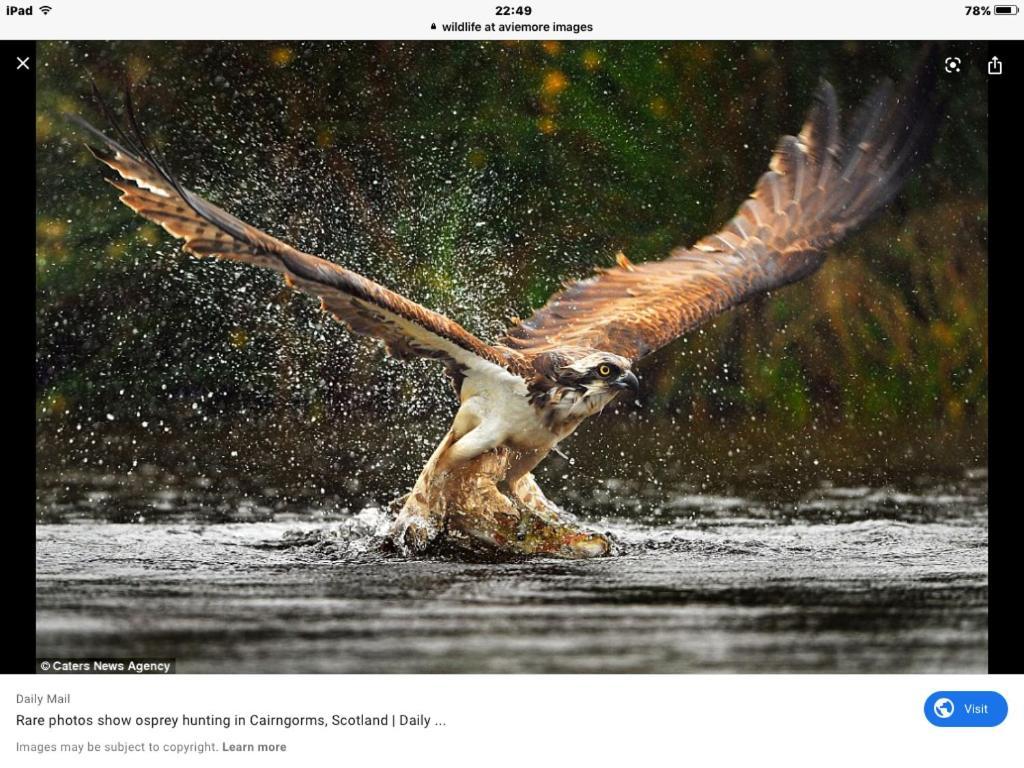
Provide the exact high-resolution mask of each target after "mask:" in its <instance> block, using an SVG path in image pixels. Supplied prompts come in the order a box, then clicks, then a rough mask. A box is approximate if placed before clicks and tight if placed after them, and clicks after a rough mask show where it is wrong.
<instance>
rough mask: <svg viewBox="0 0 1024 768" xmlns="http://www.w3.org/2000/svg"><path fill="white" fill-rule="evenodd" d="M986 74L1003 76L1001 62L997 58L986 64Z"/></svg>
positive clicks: (994, 57)
mask: <svg viewBox="0 0 1024 768" xmlns="http://www.w3.org/2000/svg"><path fill="white" fill-rule="evenodd" d="M988 73H989V74H990V75H1001V74H1003V62H1001V61H1000V60H999V57H998V56H993V57H992V58H991V59H990V60H989V62H988Z"/></svg>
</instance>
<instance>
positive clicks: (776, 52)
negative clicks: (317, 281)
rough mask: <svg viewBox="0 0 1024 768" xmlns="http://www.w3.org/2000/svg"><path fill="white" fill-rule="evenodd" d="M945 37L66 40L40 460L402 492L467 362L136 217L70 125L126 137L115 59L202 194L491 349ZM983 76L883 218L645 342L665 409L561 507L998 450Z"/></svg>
mask: <svg viewBox="0 0 1024 768" xmlns="http://www.w3.org/2000/svg"><path fill="white" fill-rule="evenodd" d="M917 51H918V46H917V44H915V43H911V44H883V43H761V44H750V43H742V44H739V43H736V44H730V43H721V44H719V43H715V44H694V43H678V42H673V43H636V42H630V43H593V42H585V43H558V42H547V43H541V42H524V43H459V44H454V43H453V44H435V43H431V44H420V43H386V42H375V43H341V44H338V43H330V44H327V43H309V44H296V43H193V42H190V43H174V44H166V43H113V44H111V43H74V44H64V43H46V44H41V46H40V51H39V61H40V65H41V66H40V69H39V74H38V97H39V98H38V108H39V112H38V123H37V125H38V130H37V139H38V144H37V153H38V179H39V184H38V225H37V226H38V251H37V266H38V273H37V274H38V278H37V294H36V296H37V338H38V358H37V368H36V381H37V414H38V447H39V472H40V474H41V475H48V476H50V477H51V478H52V477H53V476H55V475H64V476H67V477H72V476H74V475H75V473H82V472H85V473H100V474H104V475H106V476H108V477H109V478H111V479H112V482H116V479H117V478H127V477H128V476H129V475H131V476H133V477H136V478H138V477H139V476H143V477H147V478H150V480H149V481H147V482H151V483H152V484H153V485H154V486H159V485H160V484H161V483H170V482H173V480H174V478H182V477H188V478H199V479H200V480H201V481H202V483H203V484H205V485H206V486H212V487H214V488H216V487H220V486H225V487H226V486H228V485H231V486H243V487H248V486H250V485H251V486H252V487H253V488H258V489H260V490H259V492H260V493H261V495H263V496H267V495H270V496H273V497H274V498H277V499H280V500H281V501H282V503H287V502H288V500H289V499H292V500H294V499H297V498H300V497H302V498H305V497H314V496H318V495H319V496H321V497H323V498H326V499H328V500H330V503H333V504H336V505H352V504H359V503H364V502H365V501H367V500H377V501H386V500H387V499H388V498H389V497H390V496H393V495H397V494H398V493H399V492H402V491H404V489H405V488H406V487H407V486H408V485H409V484H411V482H412V481H413V480H414V479H415V475H416V472H417V470H418V469H419V466H420V465H421V464H422V462H423V461H424V460H425V458H426V456H427V455H428V454H429V452H430V450H431V449H432V447H433V445H434V443H435V442H436V441H437V440H438V439H439V438H440V436H441V435H442V434H443V433H444V430H445V429H446V427H447V420H448V419H449V418H450V416H451V414H452V413H453V411H454V409H453V406H454V397H453V396H452V395H451V392H450V389H449V386H448V384H447V380H446V379H445V377H444V376H443V375H442V373H441V371H440V368H439V367H437V366H434V365H431V364H429V363H426V362H415V363H412V364H409V363H404V364H402V363H396V362H394V361H390V360H388V359H386V358H385V356H384V354H383V352H382V350H381V349H380V348H379V346H378V345H377V344H376V343H374V342H372V341H369V340H365V339H360V338H355V337H352V336H351V335H350V334H349V333H348V332H347V330H345V329H343V328H341V327H339V326H338V325H336V324H334V323H333V322H331V321H329V320H327V319H325V318H324V317H323V316H321V315H320V313H319V312H318V311H317V310H316V309H315V305H314V303H313V302H312V301H310V300H308V299H307V298H305V297H303V296H301V295H298V294H295V293H293V292H291V291H289V290H287V289H285V288H284V287H283V286H282V284H281V282H280V279H279V278H277V277H276V276H274V275H270V274H264V273H261V272H259V271H257V270H253V269H251V268H246V267H242V266H238V265H232V264H222V263H209V262H199V261H196V260H193V259H191V258H189V257H187V256H185V255H184V254H182V253H181V252H180V251H178V249H177V245H176V243H174V242H173V241H172V240H171V239H170V238H169V237H168V236H166V235H165V234H164V233H163V232H162V231H161V230H159V229H158V228H156V227H155V226H154V225H151V224H149V223H147V222H145V221H143V220H142V219H140V218H138V217H136V216H135V215H134V214H132V213H131V211H129V210H128V209H126V208H124V207H122V206H120V205H118V204H117V203H116V193H115V191H114V190H113V189H111V188H110V187H108V186H107V185H105V184H104V183H103V182H102V180H101V176H102V174H101V171H100V167H99V166H98V164H97V163H96V162H95V161H93V160H92V159H91V157H90V156H89V155H88V154H87V152H86V151H85V149H84V147H83V143H82V138H83V137H81V136H77V135H76V134H75V131H74V129H73V128H72V127H71V126H69V124H68V123H67V122H66V121H64V120H62V119H61V113H62V112H66V111H72V112H77V113H80V114H84V115H86V116H87V117H89V118H90V119H91V120H92V121H93V122H95V123H97V124H102V123H103V119H102V116H101V115H100V114H99V112H98V111H97V109H96V108H95V107H94V106H93V105H92V103H91V99H90V97H89V77H90V74H91V76H92V77H94V78H95V79H96V81H97V83H98V85H99V87H100V89H101V91H103V92H104V93H106V94H109V96H110V98H111V100H112V101H115V102H116V101H118V94H119V93H120V92H121V91H122V90H123V83H124V79H125V77H126V75H127V76H128V77H130V79H131V80H132V82H133V83H134V84H135V90H136V94H135V95H136V100H137V102H138V104H139V109H140V113H141V116H142V120H143V123H144V125H145V127H146V129H147V131H148V132H149V134H150V135H151V138H152V140H153V142H154V143H155V144H156V145H157V146H158V147H159V151H160V153H161V154H162V155H163V156H164V158H165V159H166V161H167V164H168V165H169V167H170V168H171V169H172V170H173V171H174V172H176V173H177V175H178V176H179V177H180V178H181V179H182V181H183V182H184V183H185V184H186V185H187V186H189V187H191V188H192V189H194V190H196V191H198V192H200V193H201V194H203V195H205V196H206V197H208V198H210V199H211V200H213V201H214V202H216V203H218V204H220V205H222V206H223V207H225V208H227V209H229V210H231V211H232V212H234V213H236V214H237V215H239V216H241V217H243V218H245V219H247V220H249V221H250V222H252V223H254V224H256V225H258V226H261V227H263V228H265V229H266V230H268V231H269V232H271V233H272V234H274V235H276V236H278V237H281V238H283V239H285V240H287V241H289V242H291V243H293V244H294V245H296V246H297V247H299V248H302V249H303V250H306V251H309V252H311V253H316V254H321V255H325V256H327V257H328V258H331V259H334V260H336V261H338V262H340V263H342V264H344V265H345V266H347V267H350V268H352V269H355V270H357V271H359V272H361V273H363V274H366V275H368V276H370V277H372V278H374V279H377V280H379V281H381V282H383V283H384V284H386V285H388V286H389V287H392V288H394V289H396V290H398V291H400V292H402V293H404V294H405V295H407V296H409V297H411V298H413V299H415V300H417V301H420V302H422V303H424V304H426V305H428V306H430V307H432V308H434V309H437V310H439V311H441V312H444V313H447V314H449V315H450V316H452V317H454V318H455V319H457V320H459V321H460V322H462V323H463V324H464V325H465V326H466V327H467V328H468V329H469V330H471V331H473V332H475V333H477V334H481V335H483V336H484V337H485V338H494V337H495V336H496V335H498V334H499V333H500V331H501V330H502V328H503V327H504V324H505V321H506V319H507V318H509V317H512V316H522V317H525V316H527V315H528V314H529V312H530V311H531V309H532V308H535V307H537V306H539V305H540V304H542V303H543V302H544V301H545V299H546V298H547V297H548V296H549V295H550V293H551V292H553V291H554V290H556V289H557V287H558V286H559V284H560V282H561V281H563V280H565V279H569V278H578V277H581V276H585V275H586V274H588V272H589V270H590V269H591V267H592V266H593V265H607V264H609V263H610V262H611V260H612V258H613V256H614V254H615V253H616V251H618V250H620V249H621V250H623V251H624V252H625V253H626V254H627V255H628V256H629V257H630V258H631V259H632V260H633V261H643V260H646V259H651V258H660V257H663V256H664V255H666V254H667V252H668V251H669V249H671V248H672V247H674V246H676V245H688V244H690V243H692V242H693V241H695V240H696V239H698V238H699V237H700V236H702V235H704V234H705V233H707V232H710V231H712V230H714V229H715V228H716V227H718V226H719V225H721V224H722V223H723V222H724V221H725V220H726V219H727V218H729V217H730V216H731V215H732V213H733V211H734V210H735V209H736V207H737V206H738V205H739V204H740V203H741V202H742V201H743V199H744V198H745V197H746V195H747V194H748V193H749V192H750V191H751V190H752V188H753V185H754V182H755V180H756V179H757V177H758V176H759V175H760V174H761V173H762V172H763V171H764V170H765V169H766V167H767V163H768V159H769V156H770V154H771V150H772V148H773V147H774V145H775V142H776V140H777V138H778V136H779V135H780V134H782V133H796V132H797V131H798V130H799V128H800V125H801V123H802V120H803V116H804V114H805V112H806V110H807V108H808V106H809V103H810V99H811V95H812V93H813V91H814V88H815V84H816V82H817V80H818V78H819V77H821V76H824V77H826V78H828V79H829V80H831V81H832V82H833V84H834V85H835V86H836V88H837V90H838V93H839V97H840V103H841V105H842V106H843V107H844V113H845V114H846V115H849V114H850V113H851V112H852V110H853V108H854V106H855V105H856V103H857V102H858V101H859V100H860V99H861V98H862V97H863V96H864V95H865V94H866V92H867V91H868V90H869V88H870V87H871V86H872V85H873V84H874V83H876V82H877V80H878V79H879V78H880V77H884V76H889V77H893V78H895V79H898V78H899V77H901V75H902V74H903V73H904V72H905V71H907V70H908V69H909V68H910V66H911V64H912V62H913V61H914V59H915V57H916V55H917ZM956 53H957V54H958V55H960V56H961V57H963V59H964V60H965V61H966V62H983V61H984V59H985V57H984V49H983V48H981V47H977V46H975V47H972V46H971V45H966V44H963V45H959V47H958V49H957V51H956ZM985 79H986V76H985V75H984V74H982V72H981V71H980V69H979V68H978V67H977V66H976V65H975V66H970V67H968V68H967V70H966V71H965V72H963V73H960V74H958V75H956V76H944V77H943V78H941V79H940V83H939V87H940V88H941V89H942V92H943V96H945V97H947V98H948V99H949V101H948V107H947V110H946V113H947V117H946V119H945V122H944V124H943V126H942V129H941V131H940V133H939V139H938V143H937V145H936V147H935V151H934V159H933V161H932V162H931V164H930V165H928V166H927V167H925V168H923V169H922V170H921V172H919V173H918V174H917V175H916V176H915V178H914V179H913V180H912V181H911V183H910V184H909V185H908V187H907V188H906V190H905V192H904V193H903V194H902V195H901V196H900V197H899V198H898V199H897V200H896V202H895V203H894V204H892V205H891V206H890V207H889V208H888V209H887V211H886V212H885V213H884V214H883V215H881V216H879V217H878V218H877V219H876V220H874V221H873V222H871V224H870V225H869V226H868V227H866V228H865V230H864V231H862V232H860V233H858V234H857V235H855V236H854V237H853V238H851V239H850V240H849V241H848V242H846V243H844V244H842V246H840V247H839V248H837V249H836V250H835V252H834V253H833V254H832V256H831V258H830V259H829V260H828V261H827V262H826V264H825V266H824V267H823V269H822V270H821V271H820V272H819V273H818V274H817V275H815V276H814V277H812V278H811V279H809V280H806V281H805V282H803V283H801V284H799V285H796V286H793V287H790V288H786V289H784V290H782V291H779V292H777V293H776V294H775V295H772V296H770V297H765V298H763V299H759V300H756V301H754V302H752V303H751V304H748V305H747V306H745V307H742V308H740V309H739V310H735V311H733V312H731V313H728V314H726V315H724V316H722V317H721V318H720V319H719V320H717V321H716V322H714V323H713V324H711V325H709V326H707V327H706V328H705V329H704V330H702V331H700V332H697V333H694V334H691V335H690V336H689V337H688V338H686V339H683V340H681V341H680V342H677V343H676V344H674V345H671V346H670V347H668V348H666V349H664V350H662V351H661V352H660V353H658V354H657V355H655V356H654V357H653V358H651V359H650V360H648V361H647V362H646V363H645V364H644V365H643V367H642V369H641V381H642V383H643V395H642V406H641V407H639V408H637V407H635V406H629V405H622V406H618V407H617V408H616V409H615V410H614V412H611V413H608V414H605V415H604V416H603V417H601V418H597V419H592V420H591V421H590V422H588V423H587V424H585V425H584V426H583V427H582V428H581V429H580V430H579V432H578V433H577V435H576V436H574V437H573V438H572V439H571V440H570V441H568V442H567V443H566V444H565V445H564V446H563V447H564V449H565V451H566V452H567V453H568V454H569V455H571V456H572V457H573V463H574V464H575V466H574V467H572V469H570V467H569V466H568V462H567V461H566V460H565V459H562V458H558V457H552V459H551V460H550V461H549V462H548V465H547V466H546V467H545V468H544V470H543V473H542V474H543V475H544V478H545V480H546V482H548V484H549V485H552V484H557V483H561V484H562V486H563V495H564V493H568V492H569V491H570V490H571V487H572V486H573V485H574V483H577V482H579V483H585V482H588V478H589V479H590V480H592V481H594V482H597V481H596V480H595V478H599V477H601V476H604V475H611V476H617V477H627V478H636V479H640V480H641V481H644V480H646V481H652V482H655V483H660V482H682V483H688V484H691V485H693V486H694V487H698V488H709V487H710V488H723V487H728V486H729V485H730V484H731V483H733V482H734V481H735V478H737V477H751V476H754V477H759V478H761V481H763V482H768V481H769V480H772V479H774V480H776V481H778V482H782V483H783V484H784V485H786V486H787V487H788V488H789V489H790V490H792V491H793V492H795V493H799V492H800V491H801V488H803V487H804V486H803V481H802V479H801V478H808V479H811V478H817V479H819V480H837V479H839V478H842V479H843V481H846V480H847V479H849V478H850V477H855V476H863V475H866V474H870V475H872V476H881V477H883V479H884V478H887V477H890V476H892V477H895V476H897V475H899V474H900V473H903V472H920V471H932V470H934V471H935V472H940V471H945V469H948V468H956V467H960V468H962V467H966V466H977V465H983V464H984V463H985V452H986V450H987V439H986V436H987V431H986V427H985V422H986V419H987V401H986V390H987V374H988V367H987V334H988V326H987V311H986V290H987V267H986V259H987V246H986V239H987V205H986V197H987V185H986V179H987V173H988V157H987V153H986V119H987V101H986V95H985V94H986V83H985ZM570 472H574V473H575V478H574V479H569V477H568V476H569V475H570ZM782 477H785V478H787V479H785V480H784V481H782V480H779V478H782ZM563 478H566V479H564V480H563ZM761 481H759V482H761ZM553 495H554V496H556V498H557V497H558V496H559V492H558V491H557V490H554V491H553Z"/></svg>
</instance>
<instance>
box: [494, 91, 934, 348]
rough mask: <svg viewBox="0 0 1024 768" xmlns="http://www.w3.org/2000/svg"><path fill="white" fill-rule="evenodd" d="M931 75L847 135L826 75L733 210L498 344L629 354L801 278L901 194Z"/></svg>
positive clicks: (878, 105)
mask: <svg viewBox="0 0 1024 768" xmlns="http://www.w3.org/2000/svg"><path fill="white" fill-rule="evenodd" d="M931 80H932V78H931V77H929V76H926V74H925V73H924V72H919V74H918V75H916V76H915V77H914V78H913V82H911V83H908V87H906V88H904V89H903V92H902V93H901V94H900V95H898V96H896V95H894V93H893V87H892V84H891V83H890V82H888V81H886V82H883V83H882V84H881V85H879V86H878V87H877V88H876V89H875V91H874V92H873V93H872V94H871V95H870V96H869V97H868V98H867V99H866V100H865V102H864V103H863V105H862V106H861V107H860V109H859V111H858V113H857V115H856V116H855V118H854V121H853V126H852V129H851V130H850V132H849V134H848V139H847V141H846V142H845V143H843V142H842V140H841V136H840V128H839V109H838V106H837V104H836V95H835V91H834V90H833V89H832V86H831V85H829V84H828V83H827V82H822V84H821V86H820V87H819V89H818V92H817V94H816V97H815V102H814V106H813V108H812V109H811V112H810V114H809V115H808V117H807V121H806V123H805V124H804V126H803V129H802V130H801V131H800V134H799V136H785V137H783V138H782V139H781V140H780V142H779V145H778V148H777V149H776V150H775V154H774V155H773V156H772V159H771V163H770V166H769V167H770V170H769V171H768V172H767V173H765V174H764V175H763V176H761V178H760V180H759V181H758V182H757V186H756V188H755V190H754V193H753V194H752V195H751V196H750V198H749V199H748V200H747V201H746V202H745V203H744V204H743V205H742V206H741V207H740V209H739V211H738V212H737V214H736V216H735V217H734V218H733V219H732V220H731V221H730V222H729V223H728V224H727V225H726V226H725V228H724V229H722V230H721V231H720V232H718V233H717V234H714V235H710V236H708V237H705V238H704V239H703V240H701V241H699V242H698V243H697V244H696V245H694V246H693V247H692V248H688V249H683V248H680V249H677V250H675V251H673V252H672V253H671V254H670V255H669V257H668V258H667V259H664V260H663V261H654V262H647V263H644V264H636V265H634V264H631V263H630V262H629V261H628V260H626V258H625V257H624V256H621V255H620V256H619V259H618V266H616V267H612V268H610V269H601V270H598V274H597V275H596V276H594V277H591V278H589V279H587V280H582V281H580V282H578V283H575V284H573V285H571V286H569V287H568V288H567V289H566V290H564V291H562V292H561V293H558V294H556V295H555V296H554V297H552V298H551V299H550V300H549V301H548V303H547V304H546V305H545V306H544V307H543V308H541V309H540V310H538V311H537V312H536V313H535V314H534V315H533V317H531V318H530V319H529V320H527V321H525V322H522V323H520V324H518V325H516V326H513V327H512V328H510V329H509V330H508V331H507V332H506V337H505V338H504V339H502V340H501V343H504V344H507V345H508V346H509V347H512V348H513V349H519V350H521V351H523V352H524V353H525V354H527V355H529V354H531V353H534V352H542V351H545V350H547V349H551V348H553V347H560V346H566V345H577V346H584V347H592V348H596V349H602V350H606V351H609V352H614V353H616V354H619V355H622V356H624V357H628V358H631V359H633V360H634V361H635V360H638V359H640V358H642V357H644V356H645V355H647V354H650V353H651V352H653V351H654V350H656V349H658V348H659V347H661V346H663V345H665V344H667V343H668V342H670V341H672V340H673V339H675V338H676V337H678V336H680V335H682V334H684V333H686V332H687V331H689V330H691V329H693V328H695V327H697V326H698V325H700V324H701V323H703V322H705V321H707V320H708V319H709V318H711V317H713V316H714V315H716V314H718V313H720V312H722V311H724V310H726V309H728V308H729V307H732V306H735V305H737V304H740V303H742V302H744V301H747V300H748V299H750V298H751V297H753V296H755V295H757V294H759V293H762V292H764V291H769V290H772V289H774V288H779V287H781V286H784V285H787V284H789V283H792V282H795V281H797V280H800V279H801V278H804V277H806V276H807V275H809V274H810V273H812V272H814V271H815V270H816V269H817V268H818V267H819V266H820V265H821V263H822V261H823V260H824V251H825V249H827V248H828V247H830V246H832V245H834V244H835V243H837V242H839V241H840V240H841V239H842V238H843V237H845V236H846V235H847V234H849V233H850V232H851V231H852V230H853V229H854V228H856V227H857V226H858V225H859V224H861V223H862V222H863V221H864V220H865V219H866V218H867V217H868V216H870V215H871V214H872V213H874V212H875V211H877V210H878V209H879V208H881V207H882V206H883V205H885V204H886V203H887V202H888V201H889V200H890V199H891V198H892V197H893V196H894V195H895V194H896V192H897V191H898V190H899V188H900V186H901V185H902V184H903V182H904V180H905V179H906V177H907V175H908V174H909V172H910V170H911V169H912V168H913V167H914V166H915V160H917V159H918V157H919V156H921V155H922V154H923V153H924V152H925V151H926V149H927V147H928V145H929V144H930V143H931V142H930V139H931V134H932V131H933V127H934V123H935V121H934V120H933V119H931V117H932V115H931V113H932V109H931V107H930V106H929V105H930V103H931Z"/></svg>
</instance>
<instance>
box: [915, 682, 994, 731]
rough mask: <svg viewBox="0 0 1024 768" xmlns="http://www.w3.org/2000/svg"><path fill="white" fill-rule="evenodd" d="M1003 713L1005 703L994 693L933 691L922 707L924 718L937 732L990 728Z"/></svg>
mask: <svg viewBox="0 0 1024 768" xmlns="http://www.w3.org/2000/svg"><path fill="white" fill-rule="evenodd" d="M1006 712H1007V705H1006V699H1004V698H1003V697H1002V696H1001V695H999V694H998V693H996V692H995V691H936V692H935V693H933V694H932V695H931V696H929V697H928V700H927V701H925V703H924V716H925V717H927V718H928V721H929V722H930V723H931V724H932V725H937V726H939V727H940V728H991V727H992V726H994V725H999V724H1000V723H1001V722H1003V720H1005V719H1006Z"/></svg>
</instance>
